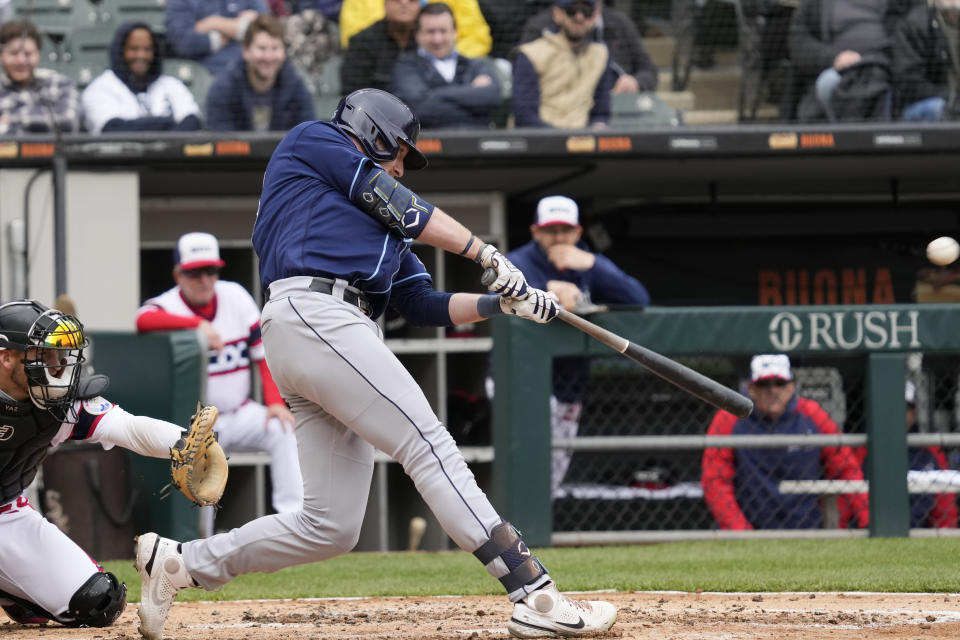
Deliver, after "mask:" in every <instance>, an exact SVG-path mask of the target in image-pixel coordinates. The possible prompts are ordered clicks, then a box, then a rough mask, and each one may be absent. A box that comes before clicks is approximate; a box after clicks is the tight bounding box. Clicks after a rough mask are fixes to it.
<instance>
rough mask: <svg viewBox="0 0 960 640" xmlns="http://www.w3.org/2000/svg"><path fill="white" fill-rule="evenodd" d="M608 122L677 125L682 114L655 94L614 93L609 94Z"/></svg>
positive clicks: (615, 123)
mask: <svg viewBox="0 0 960 640" xmlns="http://www.w3.org/2000/svg"><path fill="white" fill-rule="evenodd" d="M610 98H611V100H610V111H611V113H610V124H611V125H620V126H652V125H668V126H677V125H679V124H681V123H682V122H683V116H682V114H681V113H680V112H679V111H677V110H675V109H674V108H673V107H671V106H670V105H669V104H667V103H666V102H665V101H664V100H663V99H662V98H660V97H659V96H657V94H655V93H652V92H648V93H615V94H613V95H611V96H610Z"/></svg>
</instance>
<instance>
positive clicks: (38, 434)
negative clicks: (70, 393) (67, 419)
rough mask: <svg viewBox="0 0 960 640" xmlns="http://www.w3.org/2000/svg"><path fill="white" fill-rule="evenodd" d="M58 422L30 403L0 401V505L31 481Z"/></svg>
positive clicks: (13, 496)
mask: <svg viewBox="0 0 960 640" xmlns="http://www.w3.org/2000/svg"><path fill="white" fill-rule="evenodd" d="M59 429H60V421H59V420H57V419H56V418H55V417H53V415H52V414H50V412H48V411H42V410H40V409H37V408H36V407H35V406H34V405H33V404H32V403H30V402H10V401H8V400H0V505H4V504H7V503H8V502H10V501H11V500H13V499H15V498H16V497H17V496H19V495H20V494H21V493H23V490H24V488H25V487H27V486H28V485H29V484H30V483H31V482H33V478H34V476H36V475H37V469H39V468H40V463H42V462H43V460H44V458H46V457H47V451H48V450H49V447H50V441H51V440H53V437H54V436H55V435H56V434H57V431H58V430H59Z"/></svg>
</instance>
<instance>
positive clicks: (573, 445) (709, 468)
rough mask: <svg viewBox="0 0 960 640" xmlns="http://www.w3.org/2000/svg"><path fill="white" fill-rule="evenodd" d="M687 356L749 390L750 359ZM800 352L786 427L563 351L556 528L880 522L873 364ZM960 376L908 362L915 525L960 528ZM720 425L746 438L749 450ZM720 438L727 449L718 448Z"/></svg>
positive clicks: (629, 368) (946, 359)
mask: <svg viewBox="0 0 960 640" xmlns="http://www.w3.org/2000/svg"><path fill="white" fill-rule="evenodd" d="M677 360H679V361H680V362H683V363H684V364H686V365H687V366H689V367H691V368H693V369H695V370H697V371H699V372H701V373H703V374H705V375H707V376H709V377H711V378H713V379H715V380H717V381H718V382H720V383H722V384H724V385H727V386H729V387H731V388H734V389H740V390H741V391H742V392H744V393H746V392H747V382H748V380H747V375H746V374H747V371H748V370H749V362H750V357H749V356H742V357H741V356H731V357H687V358H677ZM791 360H792V366H793V374H794V379H795V384H796V392H797V396H798V397H799V398H803V399H805V400H801V401H799V402H798V403H797V413H798V414H799V415H796V414H791V413H790V412H789V411H788V414H787V417H786V418H784V419H782V420H781V421H779V422H778V423H777V428H776V429H774V428H772V426H771V425H770V424H769V423H768V422H764V421H760V422H756V421H746V422H745V421H736V420H735V419H734V418H733V417H732V416H730V417H729V419H723V418H719V417H717V418H715V414H716V411H715V410H714V409H713V408H712V407H711V406H709V405H707V404H705V403H704V402H701V401H700V400H698V399H696V398H694V397H692V396H690V395H688V394H687V393H685V392H683V391H681V390H680V389H677V388H676V387H674V386H673V385H671V384H669V383H668V382H666V381H664V380H662V379H660V378H659V377H657V376H655V375H654V374H652V373H650V372H648V371H647V370H645V369H643V368H642V367H640V366H638V365H636V364H634V363H631V362H628V361H626V360H625V359H624V358H622V357H617V356H613V357H594V358H588V357H579V356H578V357H572V358H557V359H556V360H555V361H554V394H553V397H552V398H551V428H552V434H553V443H554V445H553V446H554V448H553V451H552V491H553V516H554V531H555V532H574V531H575V532H618V531H619V532H622V531H648V532H656V531H663V532H668V531H679V530H719V529H745V528H754V529H793V530H796V529H820V528H863V527H865V526H867V523H868V504H869V502H868V493H867V490H868V486H867V483H866V482H865V480H867V478H865V470H866V468H867V467H866V465H865V458H866V455H867V447H866V436H865V435H864V433H865V430H866V405H865V388H866V374H865V371H866V369H865V359H864V358H863V357H853V356H847V357H843V356H794V357H792V358H791ZM958 375H960V357H958V356H956V355H949V356H944V355H927V356H923V355H921V354H913V355H911V357H910V358H908V373H907V379H908V381H909V382H908V385H907V387H908V389H905V406H906V407H907V408H908V409H910V410H908V411H907V412H906V414H907V415H906V417H907V421H908V422H910V423H911V425H912V426H910V435H909V439H908V443H909V444H910V445H911V446H910V448H909V468H910V472H909V474H908V478H909V484H908V488H909V491H910V512H911V517H910V519H911V522H910V526H911V528H912V529H934V528H938V527H952V528H955V527H956V526H957V502H956V493H955V491H956V490H957V488H956V487H957V484H958V482H960V480H958V478H957V476H960V472H958V471H955V469H958V467H960V447H958V446H955V445H954V446H949V447H943V446H936V445H937V444H940V443H942V442H943V440H944V439H943V437H942V434H955V433H956V432H958V430H960V429H958V425H960V386H958ZM774 391H775V390H767V392H774ZM907 400H910V401H911V402H910V403H907ZM808 401H812V402H808ZM814 403H815V404H814ZM821 409H822V410H821ZM711 423H713V428H712V429H711V430H710V434H711V435H709V436H708V428H710V427H711ZM734 423H736V424H734ZM833 425H835V428H834V426H833ZM907 428H908V425H907V424H904V430H905V431H906V430H907ZM831 432H837V433H840V434H843V435H829V434H830V433H831ZM715 434H727V435H731V436H735V437H736V438H738V440H737V441H736V443H735V444H736V445H737V446H732V445H733V444H734V443H729V442H724V440H725V438H723V437H722V436H719V437H718V436H717V435H715ZM811 434H813V435H811ZM817 434H823V435H817ZM636 436H641V438H639V439H638V438H635V437H636ZM705 436H708V437H705ZM711 438H713V439H714V440H713V441H712V442H710V444H713V442H717V443H719V444H718V446H714V447H707V446H706V444H707V442H708V441H710V440H711ZM948 440H949V439H948ZM953 442H954V443H955V442H956V441H953ZM741 443H742V444H741ZM838 445H840V446H838ZM823 481H833V482H823ZM935 491H942V493H936V492H935Z"/></svg>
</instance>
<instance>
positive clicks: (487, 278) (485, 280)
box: [480, 267, 497, 288]
mask: <svg viewBox="0 0 960 640" xmlns="http://www.w3.org/2000/svg"><path fill="white" fill-rule="evenodd" d="M496 281H497V270H496V269H494V268H493V267H487V268H486V269H484V270H483V275H482V276H480V284H482V285H483V286H484V287H487V288H490V285H492V284H493V283H494V282H496Z"/></svg>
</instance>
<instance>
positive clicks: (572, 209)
mask: <svg viewBox="0 0 960 640" xmlns="http://www.w3.org/2000/svg"><path fill="white" fill-rule="evenodd" d="M535 224H536V225H537V226H538V227H549V226H551V225H555V224H565V225H567V226H569V227H578V226H580V209H579V208H578V207H577V203H576V202H574V201H573V200H571V199H570V198H568V197H566V196H547V197H546V198H541V200H540V202H539V203H537V220H536V223H535Z"/></svg>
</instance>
